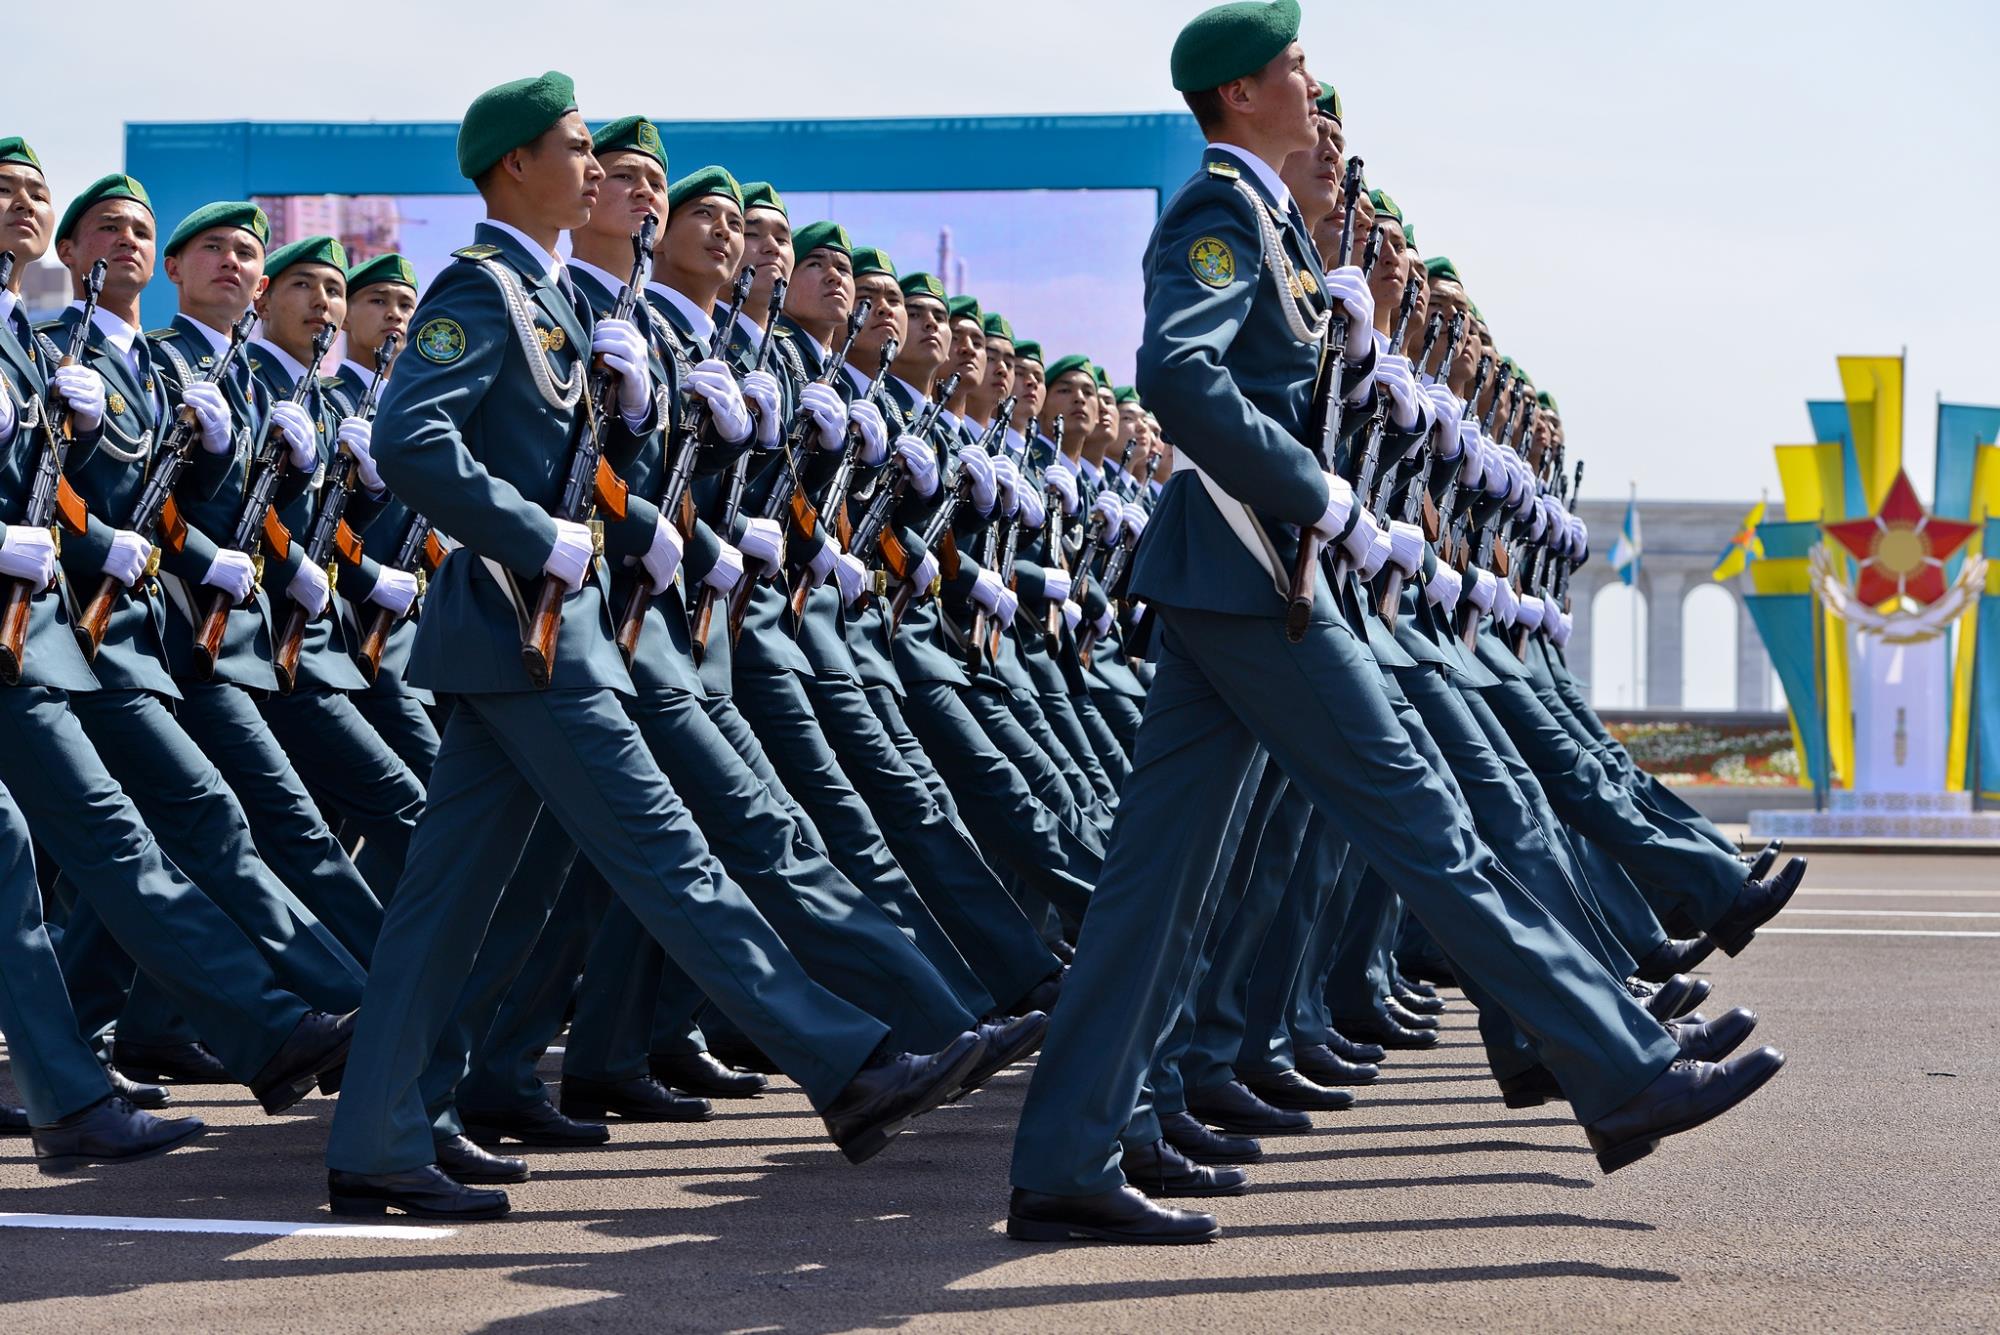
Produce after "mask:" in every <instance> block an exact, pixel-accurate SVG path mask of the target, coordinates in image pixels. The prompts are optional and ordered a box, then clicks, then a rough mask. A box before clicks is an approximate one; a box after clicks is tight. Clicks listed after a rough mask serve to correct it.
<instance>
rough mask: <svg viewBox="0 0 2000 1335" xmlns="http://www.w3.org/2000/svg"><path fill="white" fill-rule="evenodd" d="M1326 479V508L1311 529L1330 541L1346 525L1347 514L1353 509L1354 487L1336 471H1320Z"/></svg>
mask: <svg viewBox="0 0 2000 1335" xmlns="http://www.w3.org/2000/svg"><path fill="white" fill-rule="evenodd" d="M1321 476H1322V477H1324V478H1325V479H1326V510H1325V512H1324V513H1322V514H1321V515H1320V517H1319V522H1318V523H1316V524H1314V525H1313V531H1314V532H1316V533H1318V534H1319V535H1320V537H1321V538H1323V539H1325V540H1326V541H1328V542H1331V541H1332V540H1333V539H1334V538H1336V537H1338V536H1339V534H1340V530H1342V529H1344V528H1346V527H1347V516H1348V515H1349V514H1350V513H1351V512H1352V511H1353V509H1354V488H1353V487H1351V486H1349V485H1348V482H1347V479H1346V478H1344V477H1342V476H1341V475H1340V474H1338V473H1322V474H1321Z"/></svg>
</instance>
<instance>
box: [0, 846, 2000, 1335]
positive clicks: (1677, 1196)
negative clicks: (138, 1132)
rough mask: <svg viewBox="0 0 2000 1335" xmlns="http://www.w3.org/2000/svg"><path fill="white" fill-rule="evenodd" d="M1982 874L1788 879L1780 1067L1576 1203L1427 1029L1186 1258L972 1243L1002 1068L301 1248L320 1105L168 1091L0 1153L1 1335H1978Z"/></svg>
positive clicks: (1531, 1140)
mask: <svg viewBox="0 0 2000 1335" xmlns="http://www.w3.org/2000/svg"><path fill="white" fill-rule="evenodd" d="M1996 869H2000V860H1992V859H1985V860H1982V859H1973V858H1964V857H1953V858H1945V857H1923V858H1891V857H1866V858H1860V857H1832V856H1822V857H1819V858H1816V859H1815V860H1814V868H1813V873H1812V875H1811V876H1809V878H1808V881H1807V890H1806V892H1805V893H1803V894H1802V895H1801V896H1800V897H1799V898H1798V899H1797V900H1796V901H1794V907H1793V908H1792V909H1790V910H1788V911H1787V913H1786V914H1785V916H1784V917H1783V918H1782V919H1781V920H1780V922H1779V923H1778V924H1776V926H1777V928H1778V929H1779V930H1775V931H1767V932H1766V933H1765V934H1764V935H1762V936H1761V937H1760V938H1759V939H1758V941H1757V942H1756V943H1755V944H1754V945H1753V946H1752V947H1751V948H1750V950H1749V951H1748V952H1746V953H1745V954H1744V955H1743V956H1742V957H1741V958H1739V959H1735V960H1729V959H1724V958H1722V957H1719V956H1718V957H1717V958H1716V959H1715V961H1714V962H1713V964H1712V967H1711V969H1710V971H1709V972H1710V976H1711V977H1712V978H1713V979H1714V981H1715V984H1716V997H1715V1000H1716V1001H1717V1002H1720V1003H1721V1004H1722V1005H1723V1006H1729V1005H1746V1006H1750V1007H1752V1008H1754V1009H1755V1010H1756V1011H1757V1012H1758V1013H1759V1015H1761V1016H1762V1017H1763V1022H1762V1024H1761V1025H1760V1027H1759V1029H1758V1034H1757V1037H1758V1039H1759V1040H1762V1041H1768V1042H1773V1043H1776V1044H1778V1045H1779V1046H1781V1047H1783V1048H1784V1049H1785V1050H1786V1052H1787V1053H1789V1055H1790V1057H1791V1063H1790V1065H1789V1066H1788V1067H1787V1068H1786V1070H1785V1071H1784V1072H1783V1073H1782V1074H1781V1075H1780V1076H1779V1077H1778V1078H1777V1079H1776V1080H1775V1081H1774V1082H1773V1083H1772V1084H1771V1085H1770V1086H1768V1087H1767V1088H1766V1089H1765V1090H1764V1091H1763V1092H1762V1093H1761V1094H1759V1095H1758V1096H1757V1097H1756V1098H1754V1099H1753V1100H1752V1101H1751V1102H1750V1103H1749V1104H1747V1105H1745V1106H1744V1107H1743V1108H1741V1109H1738V1110H1737V1111H1736V1112H1735V1113H1733V1114H1731V1115H1730V1116H1729V1117H1727V1118H1725V1119H1723V1120H1721V1121H1719V1122H1717V1123H1714V1124H1712V1125H1711V1126H1709V1127H1707V1128H1704V1129H1702V1130H1699V1131H1696V1132H1694V1133H1691V1134H1689V1135H1686V1136H1682V1137H1678V1138H1676V1139H1674V1140H1671V1141H1669V1142H1667V1144H1666V1146H1664V1147H1663V1148H1662V1150H1661V1151H1660V1152H1658V1153H1656V1154H1655V1155H1654V1156H1653V1157H1652V1158H1650V1159H1647V1160H1645V1161H1644V1162H1642V1163H1640V1164H1638V1165H1636V1166H1634V1167H1632V1168H1629V1169H1626V1170H1625V1171H1623V1172H1621V1173H1619V1174H1618V1175H1617V1176H1616V1177H1613V1178H1605V1177H1603V1176H1602V1175H1601V1174H1599V1172H1598V1171H1597V1169H1596V1166H1595V1162H1594V1161H1593V1160H1592V1158H1591V1157H1590V1155H1589V1153H1588V1151H1587V1149H1586V1148H1585V1145H1584V1142H1583V1136H1582V1134H1581V1132H1580V1131H1579V1130H1578V1129H1577V1128H1576V1127H1575V1126H1574V1125H1573V1124H1572V1123H1570V1122H1569V1121H1568V1120H1567V1119H1566V1118H1565V1117H1563V1116H1561V1115H1560V1111H1561V1110H1560V1109H1559V1108H1557V1107H1554V1106H1551V1107H1545V1108H1540V1109H1532V1110H1527V1111H1522V1112H1509V1111H1507V1110H1506V1109H1505V1108H1504V1107H1503V1106H1502V1105H1501V1103H1500V1101H1499V1099H1498V1098H1497V1097H1496V1095H1495V1092H1494V1089H1493V1086H1492V1083H1491V1081H1490V1080H1489V1079H1488V1078H1487V1076H1486V1075H1485V1072H1484V1065H1483V1062H1482V1061H1481V1059H1480V1052H1479V1048H1478V1046H1477V1040H1476V1036H1475V1034H1474V1033H1473V1030H1472V1017H1471V1013H1470V1010H1469V1008H1467V1007H1466V1006H1465V1005H1464V1004H1463V1002H1461V1001H1456V1000H1455V1004H1454V1006H1453V1008H1452V1010H1451V1012H1450V1013H1449V1014H1448V1015H1447V1016H1446V1035H1445V1042H1444V1043H1443V1044H1442V1045H1441V1046H1440V1047H1439V1048H1438V1049H1437V1050H1435V1051H1433V1052H1430V1053H1426V1054H1423V1055H1421V1056H1416V1057H1412V1058H1408V1059H1404V1060H1399V1061H1396V1062H1394V1063H1393V1064H1392V1065H1391V1066H1390V1068H1389V1069H1388V1070H1387V1071H1386V1072H1385V1073H1384V1076H1383V1079H1382V1081H1381V1083H1380V1084H1379V1085H1378V1086H1376V1087H1375V1088H1373V1089H1371V1090H1369V1091H1367V1092H1366V1093H1365V1095H1364V1097H1363V1099H1362V1101H1361V1102H1360V1103H1359V1104H1358V1105H1357V1106H1356V1107H1355V1108H1354V1109H1352V1110H1351V1111H1348V1112H1345V1113H1339V1114H1319V1115H1317V1121H1318V1124H1319V1125H1318V1129H1317V1130H1316V1132H1315V1134H1313V1135H1311V1136H1305V1137H1294V1138H1289V1139H1283V1140H1272V1141H1268V1142H1267V1143H1266V1145H1267V1155H1266V1160H1265V1163H1264V1164H1263V1165H1262V1166H1261V1167H1260V1168H1258V1169H1257V1170H1255V1176H1254V1182H1253V1187H1252V1191H1251V1193H1250V1194H1249V1195H1247V1196H1244V1197H1241V1198H1238V1199H1233V1200H1226V1201H1222V1202H1220V1203H1219V1206H1218V1208H1219V1213H1220V1215H1221V1218H1222V1221H1223V1226H1224V1230H1225V1232H1224V1237H1223V1239H1222V1240H1221V1241H1220V1242H1218V1243H1215V1244H1213V1245H1210V1246H1206V1247H1197V1248H1169V1249H1159V1250H1150V1249H1139V1248H1113V1247H1070V1248H1055V1247H1044V1246H1025V1245H1022V1244H1018V1243H1014V1242H1011V1241H1009V1240H1008V1239H1007V1238H1006V1237H1005V1236H1003V1234H1002V1233H1001V1230H1000V1224H1001V1221H1002V1219H1003V1217H1004V1214H1005V1207H1006V1175H1007V1174H1006V1169H1007V1158H1008V1154H1009V1150H1010V1145H1011V1138H1012V1132H1013V1127H1014V1122H1015V1118H1016V1114H1017V1112H1018V1109H1019V1104H1020V1100H1021V1095H1022V1091H1023V1089H1024V1087H1025V1085H1026V1080H1027V1070H1026V1069H1025V1068H1023V1069H1020V1070H1016V1071H1012V1072H1009V1073H1007V1074H1006V1075H1004V1076H1002V1077H1001V1078H1000V1079H999V1080H997V1081H996V1082H995V1083H994V1084H993V1085H992V1086H990V1087H989V1088H988V1089H987V1090H985V1091H983V1092H981V1093H980V1094H978V1095H976V1096H974V1097H973V1098H972V1099H971V1100H969V1101H968V1102H967V1103H966V1104H965V1105H964V1106H961V1107H955V1108H949V1109H944V1110H940V1111H939V1112H937V1113H935V1114H933V1115H932V1116H930V1117H928V1118H925V1119H924V1120H923V1121H921V1122H920V1123H918V1125H917V1127H916V1128H915V1129H914V1130H913V1131H911V1132H909V1133H907V1134H905V1135H904V1136H903V1137H902V1138H901V1139H900V1140H898V1141H897V1142H896V1143H895V1144H894V1145H893V1146H892V1147H891V1148H890V1149H889V1150H888V1151H886V1152H885V1153H884V1154H883V1155H882V1156H881V1157H879V1158H878V1159H876V1160H875V1161H874V1162H872V1163H870V1164H869V1165H867V1166H866V1167H863V1168H859V1169H856V1168H851V1167H849V1166H847V1165H846V1163H845V1162H844V1161H842V1160H841V1159H840V1157H839V1156H838V1154H836V1153H835V1152H834V1151H833V1150H832V1148H831V1147H830V1146H829V1145H828V1144H827V1142H826V1141H825V1139H824V1138H823V1136H822V1135H821V1134H820V1128H819V1124H818V1122H817V1119H815V1118H813V1117H812V1115H811V1114H810V1113H809V1111H808V1110H807V1108H806V1105H805V1102H804V1100H803V1099H802V1098H801V1097H800V1096H799V1095H798V1094H797V1093H796V1092H792V1091H790V1090H789V1089H787V1090H785V1091H783V1092H777V1093H773V1094H769V1095H766V1096H765V1097H764V1098H761V1099H759V1100H756V1101H754V1102H737V1103H725V1104H721V1105H719V1112H718V1115H717V1117H716V1118H715V1120H714V1121H713V1122H710V1123H706V1124H703V1125H699V1126H694V1127H682V1126H671V1127H644V1126H630V1127H621V1128H619V1129H618V1130H617V1131H616V1132H615V1133H614V1139H613V1143H612V1144H611V1145H610V1146H609V1147H607V1148H605V1149H603V1150H597V1151H590V1152H576V1153H553V1152H543V1153H540V1154H538V1155H536V1156H535V1157H534V1159H533V1163H534V1167H535V1179H534V1181H532V1182H531V1183H529V1184H527V1185H525V1186H522V1187H517V1188H514V1189H513V1199H514V1207H515V1213H514V1215H513V1216H512V1217H511V1218H510V1219H508V1220H506V1221H504V1222H500V1223H494V1224H484V1225H476V1226H472V1227H467V1228H461V1229H458V1230H456V1231H449V1230H436V1231H430V1230H425V1231H420V1232H415V1233H413V1234H412V1235H410V1236H403V1237H369V1236H363V1237H354V1236H328V1235H314V1234H302V1235H292V1236H284V1235H282V1233H281V1232H279V1231H278V1230H277V1229H275V1228H273V1227H270V1226H289V1225H297V1224H319V1225H326V1224H330V1223H333V1222H334V1221H333V1220H332V1219H331V1217H330V1216H329V1215H327V1213H326V1211H325V1207H324V1196H323V1194H322V1188H323V1181H324V1179H323V1172H322V1168H321V1164H320V1157H319V1156H320V1150H321V1146H322V1144H323V1141H324V1138H325V1132H326V1122H327V1119H328V1117H329V1115H330V1110H331V1106H332V1105H331V1103H330V1102H329V1101H327V1100H324V1099H314V1100H310V1101H308V1102H306V1103H304V1104H301V1105H300V1112H301V1114H302V1115H296V1116H287V1117H283V1118H279V1119H266V1118H263V1117H261V1116H260V1115H258V1114H257V1112H256V1109H255V1106H254V1105H253V1104H251V1103H250V1102H249V1100H248V1099H247V1097H242V1096H240V1091H231V1090H225V1089H222V1088H204V1087H196V1088H183V1089H181V1090H180V1091H179V1092H178V1093H177V1094H176V1097H175V1104H176V1106H177V1107H179V1108H182V1109H185V1110H187V1111H190V1112H195V1113H198V1114H200V1115H201V1116H202V1117H204V1118H206V1119H208V1120H209V1122H210V1123H211V1124H212V1125H213V1126H214V1128H215V1129H214V1130H213V1131H211V1133H210V1134H209V1135H208V1137H207V1138H206V1139H205V1140H203V1141H202V1142H201V1144H200V1145H199V1146H198V1147H195V1148H193V1149H191V1150H188V1151H184V1152H182V1153H179V1154H175V1155H173V1156H171V1157H169V1158H166V1159H163V1160H160V1161H158V1162H155V1163H150V1164H143V1165H135V1166H133V1167H129V1168H126V1169H122V1170H110V1171H105V1172H103V1173H100V1174H97V1175H85V1176H79V1177H75V1178H71V1179H46V1178H41V1177H39V1176H37V1175H36V1174H35V1172H34V1171H33V1169H32V1167H31V1166H30V1164H29V1162H28V1155H27V1147H26V1143H25V1142H23V1141H18V1140H0V1330H5V1331H8V1332H20V1333H26V1332H39V1331H61V1332H64V1333H65V1335H75V1332H80V1331H92V1330H105V1329H121V1330H149V1331H150V1330H165V1331H175V1330H193V1329H200V1330H211V1331H233V1330H254V1331H258V1332H271V1331H290V1330H317V1331H350V1330H351V1331H361V1332H368V1333H369V1335H380V1333H381V1332H385V1331H396V1332H402V1331H425V1332H429V1331H455V1330H470V1329H498V1330H531V1329H545V1328H564V1327H571V1326H574V1327H586V1328H591V1329H625V1328H631V1329H647V1330H703V1331H706V1330H743V1331H788V1332H791V1331H838V1330H854V1329H897V1330H922V1331H928V1330H978V1331H1033V1332H1046V1331H1055V1330H1072V1329H1084V1330H1091V1331H1123V1330H1140V1329H1144V1330H1148V1331H1161V1330H1193V1329H1208V1330H1213V1329H1218V1328H1221V1329H1232V1330H1269V1329H1287V1330H1301V1329H1305V1330H1322V1329H1328V1328H1333V1327H1340V1328H1355V1329H1369V1328H1381V1329H1395V1330H1409V1329H1422V1328H1437V1327H1477V1328H1479V1329H1482V1330H1508V1329H1536V1330H1549V1329H1560V1330H1569V1329H1580V1328H1601V1327H1645V1328H1651V1329H1667V1328H1678V1329H1706V1330H1715V1329H1755V1330H1781V1329H1796V1330H1814V1331H1818V1330H1827V1329H1950V1328H1984V1329H1989V1330H1990V1329H1993V1328H1994V1327H1995V1326H1996V1325H2000V1246H1996V1242H1995V1236H1996V1222H2000V1157H1997V1156H1996V1155H1995V1154H1994V1152H1993V1142H1994V1140H1995V1139H1996V1136H1997V1135H2000V1113H1996V1106H2000V878H1997V877H1996V876H1995V871H1996ZM1709 1009H1710V1013H1714V1009H1715V1007H1714V1006H1711V1007H1710V1008H1709ZM24 1215H50V1216H64V1217H66V1218H64V1219H62V1220H58V1221H53V1222H56V1223H58V1224H60V1225H61V1226H60V1227H56V1228H51V1229H42V1228H27V1227H20V1226H18V1225H20V1224H22V1223H23V1222H25V1221H23V1220H22V1219H21V1218H20V1216H24ZM8 1216H13V1218H9V1217H8ZM77 1216H117V1217H121V1218H124V1219H127V1220H129V1219H145V1220H154V1221H168V1222H169V1223H170V1224H173V1226H175V1227H188V1226H190V1224H189V1223H188V1222H186V1221H194V1222H193V1225H192V1226H197V1227H198V1226H201V1225H200V1221H253V1223H252V1224H250V1225H224V1226H223V1227H225V1228H226V1229H240V1228H243V1227H253V1226H254V1227H258V1228H262V1229H264V1231H263V1232H261V1233H247V1232H242V1231H222V1232H207V1233H200V1232H155V1231H144V1232H139V1231H111V1230H108V1229H104V1228H101V1227H82V1226H79V1225H78V1224H77V1223H76V1222H75V1218H74V1217H77ZM174 1221H183V1222H179V1223H174ZM45 1222H47V1221H45ZM97 1222H98V1223H100V1224H101V1223H103V1222H107V1221H97ZM390 1222H395V1221H390ZM209 1226H210V1227H213V1226H214V1225H213V1224H210V1225H209Z"/></svg>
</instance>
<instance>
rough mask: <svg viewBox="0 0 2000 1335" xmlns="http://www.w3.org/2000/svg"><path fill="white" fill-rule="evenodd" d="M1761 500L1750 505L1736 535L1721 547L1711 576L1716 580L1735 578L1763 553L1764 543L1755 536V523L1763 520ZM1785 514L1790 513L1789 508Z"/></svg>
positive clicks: (1762, 503) (1737, 527)
mask: <svg viewBox="0 0 2000 1335" xmlns="http://www.w3.org/2000/svg"><path fill="white" fill-rule="evenodd" d="M1764 505H1765V503H1764V502H1763V501H1759V502H1757V504H1755V505H1753V506H1751V507H1750V513H1749V514H1747V515H1745V516H1743V522H1742V523H1741V524H1738V525H1737V526H1736V536H1735V537H1733V538H1731V539H1730V540H1729V546H1728V547H1726V548H1724V549H1723V552H1722V557H1721V559H1720V560H1718V561H1717V562H1716V563H1715V569H1714V570H1713V571H1712V572H1710V573H1711V577H1712V578H1714V579H1718V580H1730V579H1735V578H1736V577H1737V576H1738V575H1740V574H1742V573H1743V567H1745V566H1747V565H1749V564H1750V563H1751V562H1752V561H1755V560H1758V559H1760V558H1762V557H1763V555H1764V544H1763V542H1762V540H1760V539H1759V538H1758V537H1757V525H1759V524H1761V523H1763V522H1764ZM1786 513H1787V514H1789V513H1791V512H1790V511H1789V510H1788V511H1786Z"/></svg>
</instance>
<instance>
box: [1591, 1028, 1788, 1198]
mask: <svg viewBox="0 0 2000 1335" xmlns="http://www.w3.org/2000/svg"><path fill="white" fill-rule="evenodd" d="M1784 1064H1785V1054H1784V1053H1782V1052H1780V1051H1778V1050H1777V1049H1776V1048H1758V1049H1757V1050H1756V1051H1755V1052H1750V1053H1746V1054H1744V1055H1743V1056H1741V1057H1738V1058H1736V1059H1735V1060H1734V1061H1726V1062H1698V1061H1677V1062H1675V1063H1674V1064H1673V1065H1672V1066H1669V1067H1668V1068H1667V1069H1666V1070H1665V1071H1662V1072H1661V1073H1660V1075H1659V1078H1658V1079H1656V1080H1654V1081H1653V1083H1652V1084H1650V1085H1647V1086H1646V1087H1645V1088H1644V1089H1642V1090H1640V1091H1639V1092H1638V1093H1637V1094H1635V1095H1633V1096H1632V1097H1631V1098H1629V1099H1627V1100H1626V1101H1625V1102H1624V1103H1622V1104H1620V1105H1619V1106H1618V1107H1616V1108H1614V1109H1612V1110H1611V1111H1610V1112H1608V1113H1606V1114H1605V1115H1604V1116H1602V1117H1600V1118H1598V1119H1597V1120H1596V1121H1594V1122H1592V1123H1591V1124H1590V1125H1589V1126H1586V1127H1585V1128H1584V1133H1585V1134H1586V1135H1588V1136H1589V1137H1590V1148H1591V1149H1593V1150H1595V1151H1597V1164H1598V1167H1600V1168H1602V1169H1603V1170H1604V1171H1605V1172H1607V1173H1615V1172H1617V1171H1618V1170H1619V1169H1621V1168H1623V1167H1625V1166H1626V1165H1627V1164H1633V1163H1637V1162H1638V1161H1639V1160H1641V1159H1643V1158H1645V1157H1646V1156H1647V1155H1649V1154H1651V1153H1652V1152H1653V1151H1654V1150H1656V1149H1658V1148H1659V1145H1660V1141H1661V1140H1662V1139H1664V1138H1665V1137H1667V1136H1673V1135H1679V1134H1680V1133H1681V1132H1683V1131H1691V1130H1693V1129H1694V1128H1695V1127H1698V1126H1700V1125H1701V1124H1702V1123H1703V1122H1706V1121H1708V1120H1709V1119H1710V1118H1713V1117H1719V1116H1721V1115H1722V1114H1723V1113H1726V1112H1728V1111H1729V1110H1730V1109H1731V1108H1733V1107H1735V1106H1736V1105H1737V1104H1739V1103H1741V1102H1743V1100H1745V1099H1747V1098H1749V1097H1750V1096H1751V1095H1752V1094H1754V1093H1756V1092H1757V1091H1758V1089H1760V1088H1761V1087H1762V1086H1763V1084H1764V1082H1765V1081H1767V1080H1769V1079H1770V1078H1771V1077H1772V1076H1774V1075H1776V1074H1777V1073H1778V1068H1779V1067H1781V1066H1783V1065H1784Z"/></svg>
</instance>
